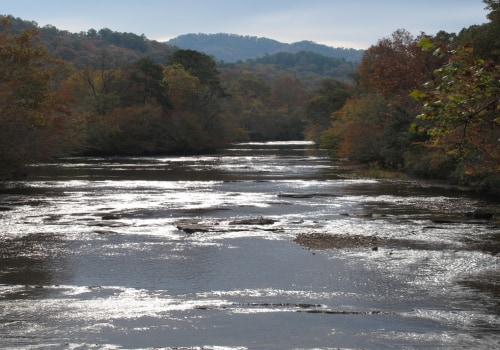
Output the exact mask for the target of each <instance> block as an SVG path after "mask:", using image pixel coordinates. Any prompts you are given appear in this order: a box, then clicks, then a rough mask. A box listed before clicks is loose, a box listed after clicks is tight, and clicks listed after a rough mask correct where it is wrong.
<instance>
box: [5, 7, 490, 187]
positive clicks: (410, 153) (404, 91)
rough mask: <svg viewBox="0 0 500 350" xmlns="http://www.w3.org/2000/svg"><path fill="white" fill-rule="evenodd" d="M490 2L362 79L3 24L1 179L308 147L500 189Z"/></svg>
mask: <svg viewBox="0 0 500 350" xmlns="http://www.w3.org/2000/svg"><path fill="white" fill-rule="evenodd" d="M484 2H485V4H486V5H487V8H488V9H489V10H490V14H489V15H488V19H489V20H490V22H488V23H485V24H484V25H480V26H477V25H476V26H471V27H470V28H466V29H464V30H462V31H461V32H460V33H459V34H458V35H457V34H453V33H446V32H439V33H437V34H436V35H434V36H430V35H426V34H425V33H421V34H420V35H419V36H417V37H414V36H412V35H411V34H410V33H409V32H407V31H406V30H404V29H398V30H396V31H395V32H394V33H392V34H391V35H390V36H389V37H387V38H382V39H380V40H379V41H378V42H377V43H376V44H375V45H373V46H372V47H370V48H369V49H368V50H366V51H365V54H364V56H363V59H362V61H361V62H359V64H358V65H357V67H356V69H355V70H352V69H353V67H354V66H355V64H354V63H353V62H343V61H342V60H331V59H325V58H324V57H322V56H321V55H317V54H312V53H307V52H301V53H298V54H296V55H292V54H277V55H273V56H266V57H263V58H260V59H255V60H248V61H247V62H238V63H231V64H224V63H222V62H216V61H215V59H214V58H213V57H210V56H208V55H206V54H203V53H201V52H197V51H193V50H179V49H176V48H172V47H168V46H167V45H164V44H161V43H157V42H154V41H149V40H147V39H146V38H145V37H144V36H137V35H134V34H130V33H116V32H113V31H111V30H109V29H102V30H100V31H96V30H89V31H88V32H86V33H79V34H71V33H67V32H62V31H59V30H57V29H56V28H54V27H50V26H48V27H44V28H42V29H41V30H39V29H38V28H37V27H36V26H33V25H31V26H27V27H26V26H25V27H23V26H22V25H21V24H22V22H20V21H19V20H16V21H12V18H8V17H4V18H3V19H2V23H1V28H0V29H1V30H0V125H1V128H0V169H1V171H0V178H9V177H12V176H19V175H21V174H23V172H24V170H23V168H22V167H23V165H25V164H29V163H33V162H37V161H41V160H44V159H49V158H51V157H58V156H67V155H150V154H181V153H182V154H186V153H200V152H211V151H214V150H216V149H218V148H220V147H223V146H224V145H226V144H227V143H228V142H234V141H247V140H292V139H303V138H306V139H309V140H314V141H315V142H316V143H317V144H318V145H319V146H320V147H322V148H325V149H327V150H328V151H329V153H330V154H331V155H332V156H335V157H340V158H349V159H351V160H354V161H358V162H361V163H366V164H370V165H372V166H377V167H383V168H390V169H396V170H399V171H405V172H407V173H410V174H413V175H418V176H427V177H429V176H431V177H436V178H445V179H448V180H450V181H454V182H457V183H462V184H472V185H474V186H477V187H478V188H483V189H484V188H486V189H497V190H498V189H500V176H499V173H500V168H499V164H500V141H499V140H500V116H499V111H500V107H499V106H500V102H499V101H500V73H499V71H500V69H499V67H500V66H499V65H500V55H499V52H500V41H499V39H498V38H500V22H499V18H500V17H499V15H498V13H499V11H500V7H499V5H498V1H496V0H485V1H484ZM55 57H58V58H55ZM307 67H309V68H307ZM347 73H350V74H349V76H348V75H347Z"/></svg>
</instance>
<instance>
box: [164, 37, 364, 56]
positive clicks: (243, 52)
mask: <svg viewBox="0 0 500 350" xmlns="http://www.w3.org/2000/svg"><path fill="white" fill-rule="evenodd" d="M167 44H169V45H174V46H177V47H179V48H181V49H191V50H196V51H201V52H204V53H206V54H208V55H211V56H214V57H215V58H216V59H217V60H221V61H224V62H237V61H245V60H247V59H254V58H257V57H261V56H264V55H272V54H275V53H278V52H287V53H297V52H300V51H310V52H314V53H317V54H320V55H323V56H327V57H333V58H340V59H345V60H346V61H352V62H359V61H360V60H361V57H362V55H363V52H364V51H363V50H356V49H350V48H334V47H329V46H326V45H321V44H316V43H314V42H312V41H300V42H296V43H293V44H286V43H282V42H279V41H276V40H273V39H268V38H258V37H255V36H243V35H236V34H225V33H219V34H201V33H200V34H185V35H180V36H178V37H176V38H174V39H171V40H169V41H167Z"/></svg>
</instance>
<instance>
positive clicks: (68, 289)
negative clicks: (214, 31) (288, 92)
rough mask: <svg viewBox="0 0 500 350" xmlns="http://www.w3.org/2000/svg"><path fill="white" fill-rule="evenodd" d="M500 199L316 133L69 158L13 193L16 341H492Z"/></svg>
mask: <svg viewBox="0 0 500 350" xmlns="http://www.w3.org/2000/svg"><path fill="white" fill-rule="evenodd" d="M499 208H500V201H499V200H498V198H495V197H489V198H488V197H481V196H478V195H476V194H474V193H473V192H471V191H466V190H460V189H454V188H450V187H447V186H444V185H441V184H438V183H433V182H426V181H416V180H411V179H404V180H401V179H399V180H377V179H369V178H359V177H352V176H349V167H346V166H345V161H342V160H333V159H329V158H327V157H325V156H324V154H322V153H321V152H320V151H318V150H316V149H314V147H312V145H310V144H309V143H307V142H270V143H247V144H236V145H233V146H231V147H229V148H228V149H225V150H223V151H221V152H219V153H217V154H213V155H203V156H187V157H181V156H176V157H137V158H134V157H113V158H68V159H64V160H61V161H58V162H54V163H47V164H37V165H33V166H32V167H31V169H30V176H29V178H27V179H25V180H23V181H17V182H7V183H3V184H2V188H1V190H0V224H1V229H0V347H1V348H2V349H149V348H150V349H178V348H182V349H231V350H232V349H331V348H342V349H457V348H460V349H493V348H496V347H497V346H498V344H500V276H499V270H500V269H499V260H500V254H499V252H500V229H499V225H498V224H495V222H494V221H493V220H491V219H487V218H483V217H482V216H478V215H476V216H474V215H470V214H468V213H473V212H474V211H476V212H477V211H478V209H479V210H481V211H484V210H493V211H495V210H496V211H498V210H499Z"/></svg>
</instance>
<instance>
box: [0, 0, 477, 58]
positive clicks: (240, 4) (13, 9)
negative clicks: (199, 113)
mask: <svg viewBox="0 0 500 350" xmlns="http://www.w3.org/2000/svg"><path fill="white" fill-rule="evenodd" d="M484 7H485V5H484V3H483V2H482V1H481V0H0V14H4V15H5V14H8V15H13V16H14V17H20V18H22V19H24V20H30V21H35V22H37V23H38V24H39V25H40V26H42V27H43V26H45V25H47V24H51V25H54V26H56V27H57V28H59V29H63V30H68V31H70V32H80V31H87V30H88V29H90V28H94V29H96V30H99V29H102V28H109V29H111V30H114V31H119V32H132V33H135V34H139V35H140V34H144V35H146V36H147V37H148V38H149V39H155V40H159V41H166V40H168V39H170V38H174V37H176V36H178V35H181V34H188V33H232V34H241V35H250V36H258V37H268V38H271V39H276V40H279V41H282V42H287V43H292V42H296V41H301V40H312V41H315V42H317V43H321V44H326V45H330V46H335V47H339V46H340V47H352V48H360V49H365V48H368V47H369V46H370V45H373V44H376V43H377V41H378V40H379V39H381V38H384V37H388V36H389V35H390V34H391V33H392V32H394V31H395V30H396V29H399V28H403V29H406V30H408V31H409V32H411V33H412V34H414V35H418V34H420V32H425V33H427V34H435V33H436V32H437V31H439V30H445V31H447V32H455V33H458V32H459V31H460V30H461V29H462V28H464V27H468V26H470V25H473V24H482V23H485V22H487V19H486V14H487V11H485V10H484Z"/></svg>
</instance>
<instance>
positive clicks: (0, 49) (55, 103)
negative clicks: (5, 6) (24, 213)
mask: <svg viewBox="0 0 500 350" xmlns="http://www.w3.org/2000/svg"><path fill="white" fill-rule="evenodd" d="M0 26H1V28H0V29H1V31H0V125H1V127H0V169H2V170H0V173H2V174H0V177H8V176H12V175H14V174H15V173H16V172H17V171H18V169H19V168H20V167H22V166H23V165H24V164H26V163H27V162H33V161H37V160H40V159H44V158H48V157H50V156H52V155H53V154H54V152H56V150H57V149H56V148H57V146H58V145H57V138H58V136H59V135H60V133H61V130H62V129H63V127H64V122H65V119H64V117H65V116H67V115H69V114H70V112H71V111H70V108H69V106H68V105H69V104H70V103H71V97H70V96H69V95H64V94H63V93H62V91H60V90H58V87H59V86H60V83H61V81H62V80H63V79H64V74H65V71H64V65H63V63H62V62H61V61H58V60H55V59H53V58H51V57H50V56H49V55H48V54H47V52H46V51H45V50H44V49H43V48H42V47H41V46H40V44H39V43H38V42H37V31H36V30H35V29H29V30H24V31H22V32H21V33H20V34H18V35H13V34H11V32H10V22H9V19H8V18H5V17H4V18H2V20H1V23H0Z"/></svg>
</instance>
